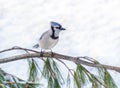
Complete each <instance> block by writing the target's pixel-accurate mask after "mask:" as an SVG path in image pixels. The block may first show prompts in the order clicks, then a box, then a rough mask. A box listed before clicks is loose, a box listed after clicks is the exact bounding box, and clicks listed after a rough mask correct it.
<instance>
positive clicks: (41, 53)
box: [40, 49, 43, 57]
mask: <svg viewBox="0 0 120 88" xmlns="http://www.w3.org/2000/svg"><path fill="white" fill-rule="evenodd" d="M40 57H43V52H42V49H41V51H40Z"/></svg>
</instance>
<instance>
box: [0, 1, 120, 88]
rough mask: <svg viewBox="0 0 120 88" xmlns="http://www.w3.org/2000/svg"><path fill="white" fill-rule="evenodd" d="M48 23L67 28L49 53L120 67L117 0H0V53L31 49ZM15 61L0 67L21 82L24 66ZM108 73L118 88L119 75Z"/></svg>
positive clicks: (118, 5) (119, 28) (119, 84)
mask: <svg viewBox="0 0 120 88" xmlns="http://www.w3.org/2000/svg"><path fill="white" fill-rule="evenodd" d="M50 21H56V22H59V23H61V24H62V25H63V26H64V27H65V28H66V29H67V30H66V31H64V32H62V33H61V34H60V35H61V36H60V41H59V43H58V44H57V46H56V47H55V48H54V49H53V51H55V52H58V53H62V54H66V55H71V56H89V57H93V58H95V59H96V60H98V61H100V62H101V63H103V64H108V65H114V66H120V54H119V52H120V0H63V1H62V0H61V1H60V0H59V1H58V0H0V50H3V49H6V48H11V47H13V46H21V47H26V48H32V46H33V45H34V44H35V43H37V41H38V39H39V37H40V35H41V34H42V33H43V32H44V31H46V30H48V29H49V26H50V24H49V22H50ZM61 48H62V49H61ZM8 55H11V54H10V53H8ZM0 56H1V57H3V56H6V54H5V53H4V54H0ZM16 62H17V63H16ZM16 62H12V63H7V64H5V65H1V67H2V68H4V69H5V70H6V71H8V72H10V73H11V74H15V75H17V76H19V77H21V78H23V79H25V77H26V76H25V75H24V74H25V72H26V68H25V65H26V63H24V61H16ZM18 68H19V70H18ZM11 70H12V71H11ZM21 73H23V74H21ZM111 73H112V76H113V78H114V80H115V82H116V83H117V85H118V87H119V86H120V83H119V82H120V74H119V73H116V72H111ZM119 88H120V87H119Z"/></svg>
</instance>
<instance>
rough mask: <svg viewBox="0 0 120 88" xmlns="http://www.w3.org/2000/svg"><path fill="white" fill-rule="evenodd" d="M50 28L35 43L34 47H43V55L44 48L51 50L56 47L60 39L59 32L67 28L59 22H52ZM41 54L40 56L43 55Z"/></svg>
mask: <svg viewBox="0 0 120 88" xmlns="http://www.w3.org/2000/svg"><path fill="white" fill-rule="evenodd" d="M50 26H51V27H50V29H49V30H47V31H46V32H44V33H43V34H42V35H41V37H40V38H39V42H38V44H35V45H34V46H33V47H34V48H38V47H41V55H42V50H43V49H44V50H51V53H52V55H53V52H52V48H53V47H55V45H56V44H57V43H58V41H59V33H60V32H61V31H63V30H66V29H65V28H63V27H62V25H61V24H60V23H58V22H54V21H52V22H50ZM41 55H40V56H41Z"/></svg>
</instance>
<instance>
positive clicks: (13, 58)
mask: <svg viewBox="0 0 120 88" xmlns="http://www.w3.org/2000/svg"><path fill="white" fill-rule="evenodd" d="M11 50H28V51H31V52H32V53H27V54H21V55H16V56H11V57H6V58H0V64H3V63H7V62H11V61H16V60H22V59H28V58H40V52H38V51H35V50H31V49H26V48H20V47H13V48H10V49H6V50H3V51H0V53H2V52H6V51H11ZM43 57H48V58H51V53H50V52H43ZM52 58H55V59H61V60H67V61H72V62H74V63H75V64H83V65H86V66H90V67H97V68H104V69H109V70H114V71H117V72H119V73H120V67H115V66H110V65H104V64H99V63H94V61H91V60H89V58H86V57H72V56H66V55H61V54H58V53H54V56H53V57H52ZM41 59H42V58H41ZM83 59H85V60H83ZM86 60H89V61H86Z"/></svg>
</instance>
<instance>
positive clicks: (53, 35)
mask: <svg viewBox="0 0 120 88" xmlns="http://www.w3.org/2000/svg"><path fill="white" fill-rule="evenodd" d="M51 29H52V35H51V36H50V37H51V38H52V39H58V38H59V37H58V36H57V37H56V36H55V30H54V28H53V27H52V26H51Z"/></svg>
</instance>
